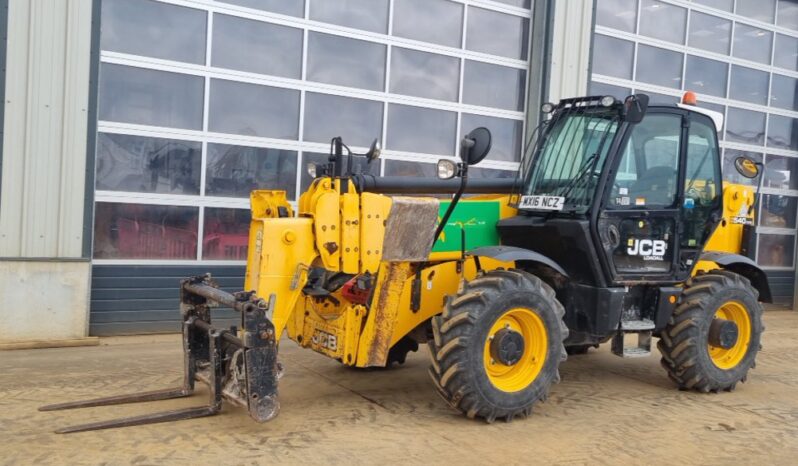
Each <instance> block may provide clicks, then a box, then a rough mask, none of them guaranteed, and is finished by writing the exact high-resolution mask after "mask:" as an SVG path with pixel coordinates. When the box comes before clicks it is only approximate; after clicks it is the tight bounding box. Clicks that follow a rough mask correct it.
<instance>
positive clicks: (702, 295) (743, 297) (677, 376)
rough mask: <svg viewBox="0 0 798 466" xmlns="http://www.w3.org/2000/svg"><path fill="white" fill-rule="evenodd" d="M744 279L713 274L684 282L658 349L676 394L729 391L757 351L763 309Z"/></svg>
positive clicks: (724, 272) (742, 379)
mask: <svg viewBox="0 0 798 466" xmlns="http://www.w3.org/2000/svg"><path fill="white" fill-rule="evenodd" d="M758 296H759V295H758V293H757V291H756V289H755V288H754V287H753V286H751V283H750V282H749V281H748V279H746V278H745V277H743V276H741V275H738V274H736V273H734V272H730V271H727V270H713V271H711V272H709V273H706V274H702V275H698V276H695V277H693V278H691V279H690V280H688V282H687V286H686V287H685V289H684V292H683V293H682V297H681V299H680V302H679V304H678V306H677V307H676V309H675V310H674V311H673V316H672V317H671V319H670V321H669V322H668V325H667V326H666V327H665V329H664V330H663V331H662V333H661V335H660V341H659V343H658V344H657V347H658V348H659V350H660V353H662V366H663V367H664V368H665V370H666V371H667V372H668V376H669V377H670V379H671V380H673V381H674V382H675V383H676V384H677V385H678V386H679V388H681V389H693V390H697V391H701V392H710V391H712V392H717V391H719V390H729V391H730V390H733V389H734V388H735V386H736V385H737V383H739V382H745V380H746V377H747V376H748V371H749V369H751V368H752V367H754V364H755V361H756V355H757V353H758V352H759V349H760V340H761V337H762V331H763V330H764V326H763V325H762V305H761V304H760V303H759V301H758Z"/></svg>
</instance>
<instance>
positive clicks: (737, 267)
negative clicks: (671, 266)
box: [699, 251, 773, 303]
mask: <svg viewBox="0 0 798 466" xmlns="http://www.w3.org/2000/svg"><path fill="white" fill-rule="evenodd" d="M699 260H700V261H707V262H714V263H716V264H718V266H720V267H721V268H724V269H726V270H729V271H731V272H734V273H737V274H740V275H742V276H743V277H745V278H747V279H748V280H750V281H751V284H752V285H753V286H754V288H756V289H757V291H759V300H760V301H762V302H763V303H772V302H773V295H772V294H771V292H770V284H769V283H768V277H767V274H765V271H764V270H762V269H760V268H759V266H758V265H757V264H756V262H754V261H753V260H751V258H749V257H746V256H741V255H740V254H732V253H728V252H720V251H706V252H704V253H702V254H701V257H700V258H699Z"/></svg>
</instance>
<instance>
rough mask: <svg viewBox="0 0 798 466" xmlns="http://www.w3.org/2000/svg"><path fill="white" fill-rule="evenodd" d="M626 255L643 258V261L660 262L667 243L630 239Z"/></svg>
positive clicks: (657, 240) (654, 240) (658, 240)
mask: <svg viewBox="0 0 798 466" xmlns="http://www.w3.org/2000/svg"><path fill="white" fill-rule="evenodd" d="M628 246H629V247H627V248H626V253H627V254H629V255H630V256H643V260H660V261H661V260H662V256H664V255H665V251H667V250H668V243H667V242H666V241H662V240H661V239H630V240H629V243H628Z"/></svg>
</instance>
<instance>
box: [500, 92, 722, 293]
mask: <svg viewBox="0 0 798 466" xmlns="http://www.w3.org/2000/svg"><path fill="white" fill-rule="evenodd" d="M686 97H687V98H686V99H685V101H684V103H683V104H679V105H671V106H659V105H657V106H651V107H648V97H647V96H645V95H634V96H630V97H628V98H627V99H626V101H625V102H623V103H622V102H619V101H617V100H616V99H615V98H613V97H611V96H605V97H586V98H577V99H567V100H564V101H561V102H560V104H558V105H557V106H549V107H547V108H544V110H550V115H551V117H550V119H548V120H547V121H546V122H545V123H543V127H542V128H541V134H540V137H539V138H538V141H537V144H536V145H535V147H534V149H533V150H532V151H531V154H529V157H528V158H525V159H524V160H523V162H522V167H521V171H520V175H519V186H520V188H519V189H520V193H519V196H517V197H516V200H517V203H516V205H515V206H516V207H517V208H518V209H519V216H517V217H515V218H511V219H506V220H504V221H502V222H500V224H499V230H500V232H501V233H502V243H503V244H509V245H513V246H518V247H524V248H527V249H531V250H534V251H537V252H540V253H542V254H545V255H547V256H548V257H551V258H552V259H554V260H555V261H557V262H558V263H560V264H563V266H564V267H565V269H566V270H568V271H569V272H571V271H573V272H572V273H573V274H575V275H576V277H575V278H576V279H577V280H578V281H580V282H582V283H584V284H588V285H591V286H601V287H604V286H613V285H614V286H618V285H626V284H629V283H634V282H639V281H641V280H646V281H650V282H655V283H663V284H665V283H676V282H679V281H681V280H684V279H685V278H686V277H687V276H689V274H690V272H691V270H692V268H693V266H694V265H695V263H696V262H697V261H698V255H699V254H700V252H701V250H702V247H703V245H704V243H705V242H706V241H707V240H708V239H709V236H710V235H711V233H712V231H713V230H714V228H715V226H716V225H717V223H718V221H719V220H720V217H721V215H720V214H721V212H722V181H721V167H720V155H719V152H718V141H717V132H718V131H719V130H720V129H721V126H722V122H723V116H722V115H720V114H718V113H717V112H712V111H710V110H705V109H700V108H698V107H695V106H694V103H695V100H694V95H692V93H689V94H688V95H687V96H686ZM522 230H526V231H522ZM552 230H554V231H552ZM536 233H540V234H536ZM575 253H576V254H575Z"/></svg>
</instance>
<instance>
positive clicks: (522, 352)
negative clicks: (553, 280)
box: [429, 270, 568, 422]
mask: <svg viewBox="0 0 798 466" xmlns="http://www.w3.org/2000/svg"><path fill="white" fill-rule="evenodd" d="M564 313H565V310H564V309H563V306H562V304H560V303H559V301H557V298H556V297H555V294H554V290H552V289H551V287H549V286H548V285H547V284H546V283H544V282H543V281H542V280H541V279H539V278H538V277H536V276H534V275H531V274H529V273H526V272H523V271H519V270H494V271H490V272H487V273H484V274H482V275H480V276H479V277H477V278H475V279H474V280H472V281H470V282H468V283H466V284H465V285H464V286H463V287H462V290H461V291H460V292H458V294H457V295H456V296H454V297H450V298H449V299H448V300H447V302H446V306H445V308H444V311H443V313H442V314H441V315H440V316H437V317H434V318H433V319H432V330H433V335H434V339H433V340H432V341H430V342H429V346H430V358H431V362H432V364H431V367H430V369H429V373H430V376H431V377H432V381H433V382H434V383H435V386H436V388H437V391H438V393H439V394H440V395H441V396H442V397H443V399H444V400H446V402H447V403H448V404H449V405H450V406H452V407H453V408H455V409H457V410H458V411H460V412H462V413H464V414H466V415H467V416H468V417H469V418H474V417H481V418H484V419H485V420H487V421H488V422H492V421H493V420H495V419H496V418H502V419H506V420H507V421H510V420H512V419H513V418H514V417H515V416H522V417H526V416H528V415H529V414H531V412H532V406H533V405H534V404H535V402H537V401H538V400H541V401H543V400H545V399H546V397H547V396H548V392H549V388H550V387H551V385H552V384H553V383H555V382H559V381H560V374H559V370H558V368H559V365H560V362H561V361H564V360H565V358H566V354H565V348H564V347H563V344H562V342H563V340H564V339H565V338H566V337H567V336H568V329H567V328H566V327H565V324H564V323H563V320H562V317H563V314H564Z"/></svg>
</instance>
